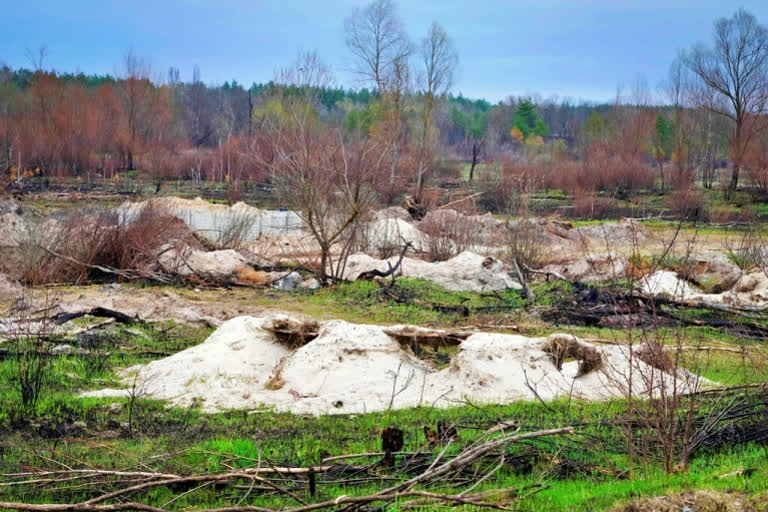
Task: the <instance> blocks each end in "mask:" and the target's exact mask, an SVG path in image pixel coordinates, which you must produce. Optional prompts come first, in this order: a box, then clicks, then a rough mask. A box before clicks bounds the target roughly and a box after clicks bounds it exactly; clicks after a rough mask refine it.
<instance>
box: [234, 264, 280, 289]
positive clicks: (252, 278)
mask: <svg viewBox="0 0 768 512" xmlns="http://www.w3.org/2000/svg"><path fill="white" fill-rule="evenodd" d="M235 272H236V273H237V280H238V281H239V282H241V283H248V284H254V285H259V286H261V285H265V284H267V283H269V282H270V281H271V278H270V277H269V274H268V273H267V272H264V271H263V270H255V269H253V268H251V267H245V266H243V267H237V268H236V269H235Z"/></svg>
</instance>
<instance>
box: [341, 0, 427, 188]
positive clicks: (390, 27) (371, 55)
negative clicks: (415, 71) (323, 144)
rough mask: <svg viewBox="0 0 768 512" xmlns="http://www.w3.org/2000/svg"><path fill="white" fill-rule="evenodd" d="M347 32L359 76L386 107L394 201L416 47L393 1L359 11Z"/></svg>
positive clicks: (349, 20)
mask: <svg viewBox="0 0 768 512" xmlns="http://www.w3.org/2000/svg"><path fill="white" fill-rule="evenodd" d="M344 31H345V33H346V43H347V47H348V48H349V50H350V51H351V52H352V55H353V56H354V59H355V70H356V72H357V74H358V75H359V76H360V77H361V78H362V79H363V81H365V82H368V83H371V84H372V85H374V86H375V87H376V89H377V90H378V92H379V94H380V95H381V101H382V104H383V105H384V107H385V119H384V128H385V131H386V134H387V137H386V140H387V143H388V144H389V145H390V146H391V148H392V151H391V158H390V162H389V183H388V185H389V196H390V197H389V200H391V199H392V196H393V195H394V185H395V178H396V170H397V162H398V160H399V158H400V147H401V141H402V138H403V134H404V130H403V114H404V112H405V97H406V94H407V92H408V90H409V89H410V84H411V73H410V68H409V65H408V59H409V58H410V56H411V53H412V52H413V48H412V46H411V42H410V40H409V39H408V35H407V34H406V33H405V30H404V29H403V24H402V22H401V20H400V18H399V17H398V16H397V8H396V4H395V3H394V2H393V1H392V0H374V1H373V2H371V3H370V4H368V5H367V6H366V7H364V8H363V9H355V10H354V12H353V13H352V15H351V16H350V17H348V18H347V19H346V20H345V21H344Z"/></svg>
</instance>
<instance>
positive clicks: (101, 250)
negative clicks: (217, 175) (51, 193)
mask: <svg viewBox="0 0 768 512" xmlns="http://www.w3.org/2000/svg"><path fill="white" fill-rule="evenodd" d="M189 243H194V237H192V235H191V233H190V231H189V228H187V226H186V225H185V224H184V222H182V221H181V220H180V219H178V218H177V217H175V216H174V215H172V214H170V213H169V212H168V211H166V210H165V209H163V208H161V207H158V206H156V205H154V204H152V203H148V204H146V205H145V206H144V207H142V208H141V209H140V210H139V211H138V212H135V213H133V212H131V213H121V212H117V211H107V210H103V211H99V212H97V213H95V214H93V215H84V214H81V213H75V214H72V215H70V217H69V218H68V219H67V220H66V221H65V222H64V223H63V224H62V225H60V226H59V227H58V228H57V229H56V232H55V235H54V236H51V237H49V238H48V239H47V240H42V239H37V240H35V239H33V238H30V239H29V240H28V241H27V244H28V245H27V247H26V249H27V253H28V254H29V255H30V256H31V260H29V261H28V267H27V271H26V272H25V275H24V279H25V281H27V282H30V283H44V282H72V283H77V284H79V283H82V282H84V281H87V280H89V279H105V278H107V279H114V278H115V277H116V276H117V277H118V278H119V279H120V280H123V279H131V278H136V279H138V278H141V277H142V276H144V277H150V276H152V275H156V274H158V273H161V274H165V275H169V274H175V273H176V272H177V271H178V270H179V268H180V267H181V265H183V255H184V254H185V253H186V249H185V248H186V247H187V244H189ZM166 252H169V253H172V254H175V255H176V256H177V257H176V258H172V259H170V260H169V259H167V258H166V259H165V260H164V261H165V262H166V263H165V264H161V262H160V257H161V256H162V255H163V254H164V253H166ZM169 261H170V264H169V263H168V262H169ZM98 267H102V268H105V269H112V270H114V271H115V272H104V271H103V270H100V269H99V268H98Z"/></svg>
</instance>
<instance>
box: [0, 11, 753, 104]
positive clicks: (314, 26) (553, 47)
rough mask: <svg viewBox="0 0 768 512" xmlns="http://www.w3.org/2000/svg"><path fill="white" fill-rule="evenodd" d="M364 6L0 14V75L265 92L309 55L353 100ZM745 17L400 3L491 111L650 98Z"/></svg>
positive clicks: (458, 88)
mask: <svg viewBox="0 0 768 512" xmlns="http://www.w3.org/2000/svg"><path fill="white" fill-rule="evenodd" d="M366 3H367V2H366V1H364V0H186V1H181V0H151V1H150V0H131V1H130V2H128V1H122V0H98V1H95V0H70V1H61V0H55V1H51V0H32V1H19V0H0V17H1V18H2V19H3V20H2V30H0V63H5V64H8V65H9V66H12V67H20V66H25V67H30V66H31V64H30V61H29V59H28V58H27V57H26V55H25V54H26V53H27V49H30V50H32V51H33V52H35V51H36V50H37V49H38V48H39V47H40V46H41V45H46V47H47V57H46V59H45V61H44V67H45V68H46V69H55V70H56V71H59V72H64V71H83V72H85V73H98V74H103V73H111V74H114V73H119V72H120V69H121V62H122V58H123V55H124V54H125V53H126V51H127V50H128V49H129V48H132V49H133V52H134V53H135V54H136V55H137V56H139V57H142V58H144V59H145V60H146V61H147V62H148V63H150V65H151V67H152V71H153V73H154V74H155V76H157V77H161V76H165V75H166V74H167V71H168V68H169V67H170V66H174V67H177V68H179V69H180V72H181V78H182V79H183V80H190V79H191V78H192V73H193V69H194V68H195V66H197V67H198V68H199V69H200V73H201V76H202V79H203V81H204V82H206V83H209V84H220V83H223V82H224V81H226V80H232V79H235V80H237V81H238V82H239V83H241V84H247V85H250V84H251V83H252V82H257V83H258V82H266V81H269V80H270V79H272V78H273V77H274V74H275V71H276V70H277V69H279V68H280V67H282V66H287V65H288V64H290V63H291V62H292V61H294V60H295V58H296V55H297V54H298V52H299V51H311V50H316V51H317V52H318V53H319V55H320V56H321V57H322V58H323V59H324V60H325V62H326V63H328V64H330V66H331V67H332V69H333V71H334V75H335V78H336V82H337V84H338V85H341V86H344V87H359V86H362V85H363V84H361V83H359V82H358V81H357V79H356V78H355V75H354V74H353V73H351V69H352V68H353V62H352V61H351V56H350V53H349V51H348V50H347V48H346V46H345V43H344V30H343V21H344V19H345V18H346V17H347V16H349V14H350V13H351V12H352V10H353V9H355V8H356V7H362V6H364V5H365V4H366ZM739 7H744V8H745V9H747V10H748V11H750V12H752V14H754V15H755V16H756V17H757V18H758V20H759V21H760V22H762V23H763V24H764V25H768V1H766V0H743V1H741V2H729V1H727V0H666V1H659V0H636V1H631V0H537V1H530V0H399V2H398V14H399V16H400V17H401V19H402V20H403V23H404V25H405V28H406V30H407V32H408V34H409V35H410V37H411V38H412V39H413V40H414V41H418V40H419V39H420V38H422V37H423V35H424V34H425V33H426V31H427V28H428V27H429V25H430V24H431V23H432V21H438V22H439V23H440V24H441V25H443V27H444V28H445V30H446V31H447V32H448V34H449V35H450V36H451V37H452V39H453V40H454V43H455V46H456V48H457V50H458V53H459V66H458V69H457V74H456V78H455V84H454V86H453V89H452V92H454V93H455V94H458V93H462V94H463V95H464V96H467V97H471V98H485V99H487V100H489V101H491V102H497V101H499V100H502V99H503V98H505V97H507V96H509V95H531V94H539V95H540V96H541V97H543V98H547V97H552V96H558V97H560V98H564V97H570V98H573V99H575V100H590V101H609V100H611V99H613V98H615V96H616V92H617V89H618V88H619V87H622V88H624V90H627V89H628V88H630V87H631V85H632V84H633V83H636V82H637V81H638V80H644V81H646V82H647V83H648V85H649V86H650V87H651V88H652V89H655V88H657V87H658V86H659V85H660V83H661V81H662V80H663V79H664V77H665V76H666V73H667V70H668V68H669V64H670V62H671V61H672V60H673V59H674V57H675V55H676V54H677V52H678V50H679V49H682V48H689V47H690V46H691V45H693V44H694V43H697V42H705V43H708V42H709V41H711V39H712V25H713V22H714V21H715V20H716V19H717V18H720V17H728V16H731V15H732V14H733V13H734V12H735V11H736V9H738V8H739Z"/></svg>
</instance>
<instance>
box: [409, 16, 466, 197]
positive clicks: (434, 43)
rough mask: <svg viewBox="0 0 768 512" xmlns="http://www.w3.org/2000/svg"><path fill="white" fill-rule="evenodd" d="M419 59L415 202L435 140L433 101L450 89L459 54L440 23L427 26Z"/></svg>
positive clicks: (420, 189) (427, 167) (419, 195)
mask: <svg viewBox="0 0 768 512" xmlns="http://www.w3.org/2000/svg"><path fill="white" fill-rule="evenodd" d="M419 57H420V58H421V60H422V64H423V66H424V67H423V73H424V75H423V78H422V84H421V86H422V88H423V89H422V94H423V97H424V99H423V101H424V105H423V110H422V118H421V121H422V126H421V135H420V140H419V151H418V169H417V174H416V194H415V198H416V201H417V202H420V200H421V194H422V190H423V187H424V176H425V174H426V172H427V170H428V169H429V167H430V165H429V161H428V159H429V155H430V154H431V152H430V146H431V145H432V141H433V139H434V137H433V134H432V133H431V131H432V130H431V124H432V123H431V121H432V113H433V112H434V109H435V104H436V102H437V101H439V100H440V98H442V97H443V96H444V95H445V94H446V93H447V92H448V91H449V90H450V88H451V85H452V84H453V73H454V71H455V69H456V64H457V62H458V54H457V52H456V48H455V47H454V45H453V41H451V39H450V38H449V37H448V34H447V33H446V32H445V29H443V27H442V26H440V24H439V23H437V22H433V23H432V25H431V26H430V27H429V32H428V33H427V37H425V38H424V39H423V40H422V41H421V45H420V48H419Z"/></svg>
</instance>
